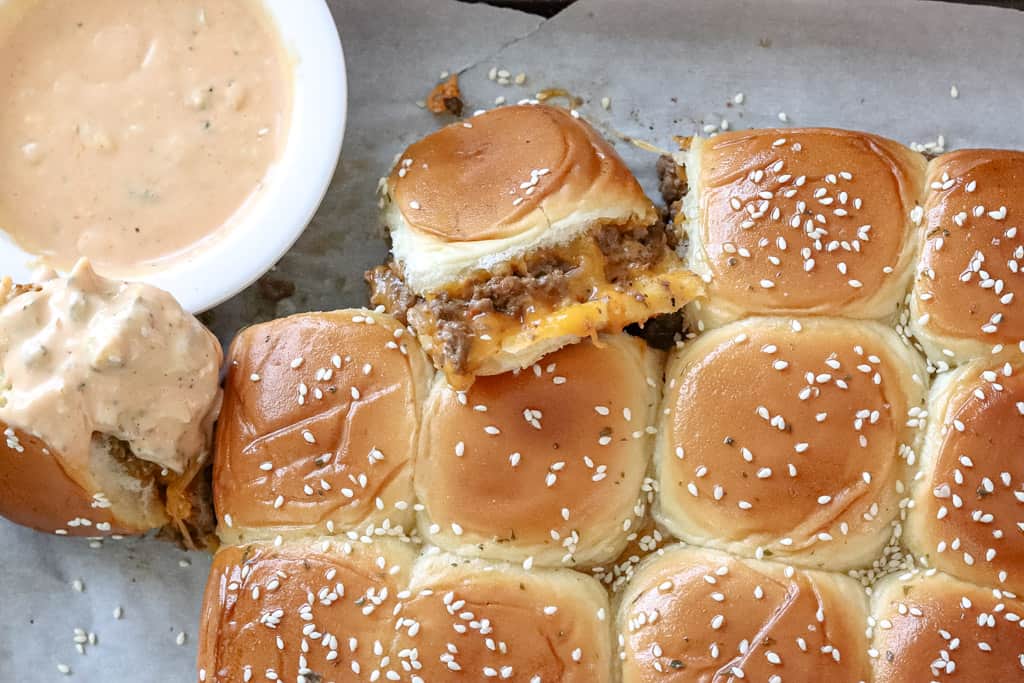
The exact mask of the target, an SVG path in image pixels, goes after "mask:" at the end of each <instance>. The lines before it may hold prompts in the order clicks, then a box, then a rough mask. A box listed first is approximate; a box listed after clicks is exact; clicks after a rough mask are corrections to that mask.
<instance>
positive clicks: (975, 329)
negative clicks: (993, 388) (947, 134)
mask: <svg viewBox="0 0 1024 683" xmlns="http://www.w3.org/2000/svg"><path fill="white" fill-rule="evenodd" d="M924 211H925V213H924V221H923V223H922V225H921V233H920V234H921V242H922V253H921V259H920V262H919V264H918V267H917V278H916V280H915V281H914V290H913V296H912V297H911V299H910V308H911V319H910V324H911V330H912V331H913V333H914V336H915V337H916V338H917V340H918V341H919V342H921V345H922V346H923V347H924V350H925V351H926V352H927V353H928V357H929V358H930V359H931V360H932V361H933V362H934V363H936V364H937V365H939V366H940V367H942V366H943V365H955V364H958V363H962V362H964V361H968V360H970V359H972V358H978V357H980V356H987V355H990V354H992V353H993V352H996V353H998V352H1000V351H1002V350H1003V349H1004V348H1007V349H1012V350H1013V351H1016V352H1018V353H1019V352H1020V350H1021V349H1022V348H1024V347H1022V346H1021V345H1022V343H1024V315H1021V316H1018V315H1017V313H1016V309H1017V306H1018V305H1021V303H1020V302H1021V297H1020V294H1021V293H1020V292H1017V291H1015V290H1016V284H1017V283H1018V281H1019V279H1020V277H1021V275H1020V270H1021V263H1022V262H1024V234H1022V233H1021V232H1020V228H1021V227H1024V225H1022V224H1021V219H1022V217H1024V152H1010V151H1004V150H992V149H963V150H958V151H956V152H951V153H949V154H943V155H942V156H940V157H938V158H937V159H934V160H933V161H932V162H931V164H930V165H929V167H928V183H927V195H926V197H925V203H924Z"/></svg>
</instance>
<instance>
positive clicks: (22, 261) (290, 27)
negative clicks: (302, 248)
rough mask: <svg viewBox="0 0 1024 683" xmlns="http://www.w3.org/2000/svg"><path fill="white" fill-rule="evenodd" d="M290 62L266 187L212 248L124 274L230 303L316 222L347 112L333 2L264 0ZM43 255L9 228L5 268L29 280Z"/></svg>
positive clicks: (1, 238) (205, 301)
mask: <svg viewBox="0 0 1024 683" xmlns="http://www.w3.org/2000/svg"><path fill="white" fill-rule="evenodd" d="M260 4H261V5H262V6H263V9H264V11H266V12H267V15H268V17H269V18H270V20H271V23H272V24H273V26H274V27H275V28H276V29H277V32H278V35H279V38H280V39H281V41H282V42H283V44H284V51H285V53H286V55H287V57H288V58H290V62H291V67H292V68H291V74H290V75H291V79H292V102H291V113H290V117H289V121H288V129H287V130H288V132H287V137H286V139H285V142H284V144H283V146H282V148H281V153H280V155H279V157H278V159H277V160H276V161H275V162H274V163H273V164H272V165H271V167H270V169H269V170H268V172H267V174H266V176H264V178H263V180H262V181H261V183H260V186H259V187H258V189H257V191H256V192H255V193H254V194H253V196H252V197H250V199H249V200H247V205H246V206H244V207H242V209H241V210H240V211H239V213H238V214H237V215H236V216H235V217H234V218H233V224H231V225H229V226H226V229H224V230H223V231H222V232H220V233H214V234H213V235H211V237H210V238H209V240H208V242H207V243H206V244H200V245H198V246H197V247H196V248H194V249H193V250H192V251H190V252H186V253H184V254H182V255H181V256H178V257H173V258H171V259H169V260H168V261H167V262H166V263H165V264H161V266H160V267H159V268H158V269H154V270H153V271H152V272H144V271H143V272H138V273H132V274H130V275H127V276H126V275H122V274H115V275H114V276H113V277H116V278H119V279H131V280H137V281H140V282H145V283H148V284H151V285H154V286H157V287H160V288H161V289H165V290H167V291H168V292H170V293H171V294H172V295H173V296H174V297H175V298H176V299H177V300H178V301H179V302H180V303H181V305H182V307H183V308H185V309H186V310H188V311H191V312H193V313H200V312H202V311H205V310H208V309H210V308H213V307H214V306H216V305H218V304H220V303H223V302H224V301H226V300H227V299H229V298H231V297H232V296H234V295H236V294H238V293H239V292H241V291H242V290H244V289H245V288H246V287H248V286H249V285H251V284H252V283H253V282H255V281H256V280H257V279H259V278H260V276H262V275H263V274H264V273H266V272H268V271H269V270H270V269H271V268H273V266H274V265H275V264H276V263H277V262H278V261H279V260H280V259H281V257H283V256H284V254H285V253H286V252H287V251H288V250H289V249H290V248H291V247H292V245H294V244H295V242H296V241H297V240H298V238H299V237H300V236H301V235H302V233H303V232H304V231H305V229H306V227H307V226H308V224H309V223H310V221H311V220H312V219H313V216H314V215H315V214H316V211H317V209H318V208H319V207H320V204H321V202H322V201H323V198H324V196H325V195H326V193H327V190H328V188H329V186H330V183H331V180H332V178H333V177H334V172H335V170H336V168H337V165H338V161H339V159H340V154H341V146H342V142H343V139H344V134H345V125H346V119H347V113H348V112H347V109H348V106H347V105H348V78H347V72H346V64H345V55H344V50H343V48H342V43H341V36H340V35H339V33H338V29H337V25H336V23H335V21H334V18H333V16H332V15H331V11H330V8H329V7H328V5H327V0H318V1H317V2H312V3H311V2H302V3H296V2H294V0H261V2H260ZM37 263H38V256H37V255H34V254H30V253H28V252H26V251H24V250H23V249H21V248H20V247H19V246H18V245H17V244H15V243H14V241H13V240H12V239H11V238H10V237H9V236H8V235H7V234H6V233H3V232H2V231H0V269H2V270H3V271H4V272H3V273H0V274H4V275H10V276H11V277H12V278H13V279H14V280H15V281H19V282H27V281H29V280H30V278H31V276H32V272H33V269H34V266H35V265H36V264H37Z"/></svg>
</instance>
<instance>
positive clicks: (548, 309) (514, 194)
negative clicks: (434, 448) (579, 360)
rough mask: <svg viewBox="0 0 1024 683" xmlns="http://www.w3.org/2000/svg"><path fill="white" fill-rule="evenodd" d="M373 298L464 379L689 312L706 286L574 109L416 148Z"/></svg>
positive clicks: (434, 139)
mask: <svg viewBox="0 0 1024 683" xmlns="http://www.w3.org/2000/svg"><path fill="white" fill-rule="evenodd" d="M383 192H384V197H383V208H384V220H385V222H386V224H387V227H388V229H389V231H390V234H391V241H392V256H393V259H392V261H391V263H389V264H388V265H386V266H382V267H379V268H377V269H375V270H373V271H371V272H369V273H368V274H367V278H368V281H369V283H370V287H371V293H372V297H371V298H372V301H373V303H374V304H382V305H384V306H385V308H386V309H387V310H388V311H389V312H390V313H392V314H394V315H395V316H397V317H398V318H399V319H400V320H403V321H408V323H409V324H410V325H411V326H412V327H413V328H414V329H415V330H416V333H417V334H418V335H419V337H420V341H421V342H422V344H423V346H424V348H425V349H426V350H427V352H428V353H430V355H431V357H432V358H433V360H434V364H435V366H437V367H438V368H440V369H442V370H444V372H445V374H446V375H448V377H449V379H450V380H452V381H453V383H454V384H461V385H462V386H465V385H466V384H467V383H468V382H469V381H470V378H471V377H472V376H475V375H494V374H499V373H502V372H506V371H508V370H513V369H516V368H522V367H526V366H528V365H530V364H531V363H533V362H534V361H536V360H537V359H538V358H540V357H541V356H543V355H544V354H546V353H549V352H551V351H554V350H555V349H558V348H560V347H562V346H565V345H566V344H570V343H572V342H575V341H578V340H579V339H581V338H583V337H588V336H593V335H595V334H597V333H598V332H618V331H620V330H622V329H623V328H624V327H626V326H627V325H629V324H631V323H643V322H644V321H646V320H648V319H649V318H651V317H653V316H656V315H659V314H662V313H667V312H672V311H676V310H678V309H679V308H681V307H682V306H683V304H685V303H686V302H687V301H689V300H690V299H691V298H693V296H694V295H695V294H696V293H697V291H698V282H697V281H696V278H694V277H693V276H692V274H690V273H689V272H688V271H685V270H683V269H682V267H681V262H680V260H679V258H678V257H677V256H676V255H675V253H674V252H673V247H674V246H675V242H676V237H675V235H674V234H673V233H672V232H671V231H669V230H666V228H665V226H664V225H663V224H662V223H661V222H660V220H659V218H658V212H657V211H656V210H655V208H654V205H653V204H652V203H651V202H650V200H649V199H647V197H646V196H644V193H643V191H642V190H641V188H640V185H639V184H638V183H637V181H636V179H635V178H634V177H633V175H632V173H631V172H630V171H629V169H628V168H627V167H626V165H625V164H624V163H623V161H622V159H620V158H619V156H618V155H617V154H616V153H615V152H614V150H613V149H612V148H611V146H610V145H609V144H608V143H607V142H606V141H605V140H603V139H602V138H601V136H600V135H598V134H597V133H596V132H595V131H594V129H593V128H591V127H590V126H589V125H587V124H586V123H585V122H583V121H582V120H580V119H579V118H578V116H576V115H575V112H569V111H565V110H562V109H557V108H553V107H548V106H542V105H518V106H509V107H501V108H498V109H495V110H492V111H490V112H487V113H484V114H481V115H479V116H476V117H473V118H471V119H467V120H465V121H461V122H458V123H454V124H452V125H450V126H447V127H446V128H443V129H441V130H440V131H438V132H436V133H433V134H431V135H428V136H427V137H425V138H423V139H422V140H420V141H419V142H416V143H414V144H413V145H411V146H410V147H409V148H408V149H406V150H405V152H404V153H403V154H402V155H401V156H400V157H399V159H398V162H397V163H396V164H395V167H394V168H393V169H392V171H391V174H390V175H389V176H388V177H387V179H386V180H385V182H384V185H383Z"/></svg>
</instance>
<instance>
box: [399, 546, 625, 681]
mask: <svg viewBox="0 0 1024 683" xmlns="http://www.w3.org/2000/svg"><path fill="white" fill-rule="evenodd" d="M408 593H409V597H408V598H406V599H403V600H402V604H401V607H400V608H399V609H398V610H397V611H396V616H397V619H398V623H397V624H396V627H397V630H396V631H395V640H394V643H393V645H392V650H391V652H392V666H393V667H394V668H397V667H398V665H401V666H402V667H403V668H405V667H406V666H407V664H408V668H411V667H412V665H411V656H412V655H416V656H418V662H419V664H420V668H417V669H416V670H415V671H416V673H417V674H418V675H419V676H421V677H422V680H423V681H456V680H466V681H483V680H491V679H494V680H503V679H509V678H510V679H511V680H514V681H524V682H527V681H531V680H541V681H559V682H560V683H608V682H610V681H611V680H612V674H611V666H612V662H611V658H612V653H611V628H610V623H611V616H610V615H609V609H608V597H607V594H606V593H605V591H604V590H603V589H602V588H601V586H600V585H599V584H598V583H597V582H596V581H595V580H594V579H592V578H590V577H588V576H585V575H583V574H580V573H578V572H574V571H570V570H567V569H553V570H551V569H549V570H544V569H534V570H533V571H525V570H524V569H522V568H521V567H519V566H518V565H510V564H503V563H497V564H491V563H488V562H485V561H483V560H478V559H477V560H473V559H465V558H461V557H458V556H456V555H448V554H445V553H439V552H436V549H428V550H427V551H425V553H424V554H423V555H422V556H421V557H420V558H419V559H418V560H417V561H416V564H415V565H414V567H413V572H412V579H411V583H410V586H409V591H408ZM396 660H397V664H396V663H395V661H396Z"/></svg>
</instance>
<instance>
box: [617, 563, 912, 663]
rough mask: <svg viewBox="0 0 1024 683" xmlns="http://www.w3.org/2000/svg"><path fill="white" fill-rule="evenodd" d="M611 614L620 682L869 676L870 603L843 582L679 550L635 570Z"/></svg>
mask: <svg viewBox="0 0 1024 683" xmlns="http://www.w3.org/2000/svg"><path fill="white" fill-rule="evenodd" d="M617 611H618V615H617V618H616V630H617V632H618V641H619V646H620V652H621V654H620V657H621V660H622V677H621V679H620V680H621V681H622V683H645V682H647V681H650V682H651V683H654V682H655V681H658V682H661V681H673V682H678V683H684V682H689V681H693V682H694V683H696V682H698V681H699V682H701V683H703V682H705V681H707V682H711V681H715V682H718V681H721V682H722V683H725V682H726V681H729V682H738V681H758V682H759V683H787V682H793V683H800V682H805V681H831V682H832V683H858V682H863V681H867V680H869V678H870V673H871V665H870V660H869V658H868V656H867V638H866V637H865V634H864V622H865V620H866V618H867V600H866V599H865V597H864V593H863V591H862V589H861V587H860V586H859V585H858V584H857V582H855V581H854V580H853V579H850V578H848V577H845V576H842V575H840V574H834V573H831V572H818V571H804V570H797V569H794V568H792V567H787V566H785V565H782V564H777V563H774V562H759V561H757V560H743V559H739V558H737V557H734V556H732V555H728V554H726V553H720V552H716V551H713V550H704V549H698V548H687V547H683V546H678V545H677V546H674V547H671V548H667V549H665V550H664V551H662V552H661V553H658V554H652V555H650V556H648V558H647V559H646V560H644V562H643V563H641V565H640V567H639V568H638V569H637V571H636V573H635V574H634V576H633V579H632V581H631V582H630V584H629V585H628V586H627V587H626V589H625V591H624V592H623V593H621V594H620V597H619V600H618V610H617ZM893 680H897V679H893ZM898 680H905V681H911V680H913V681H919V680H926V679H918V678H906V679H898Z"/></svg>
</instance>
